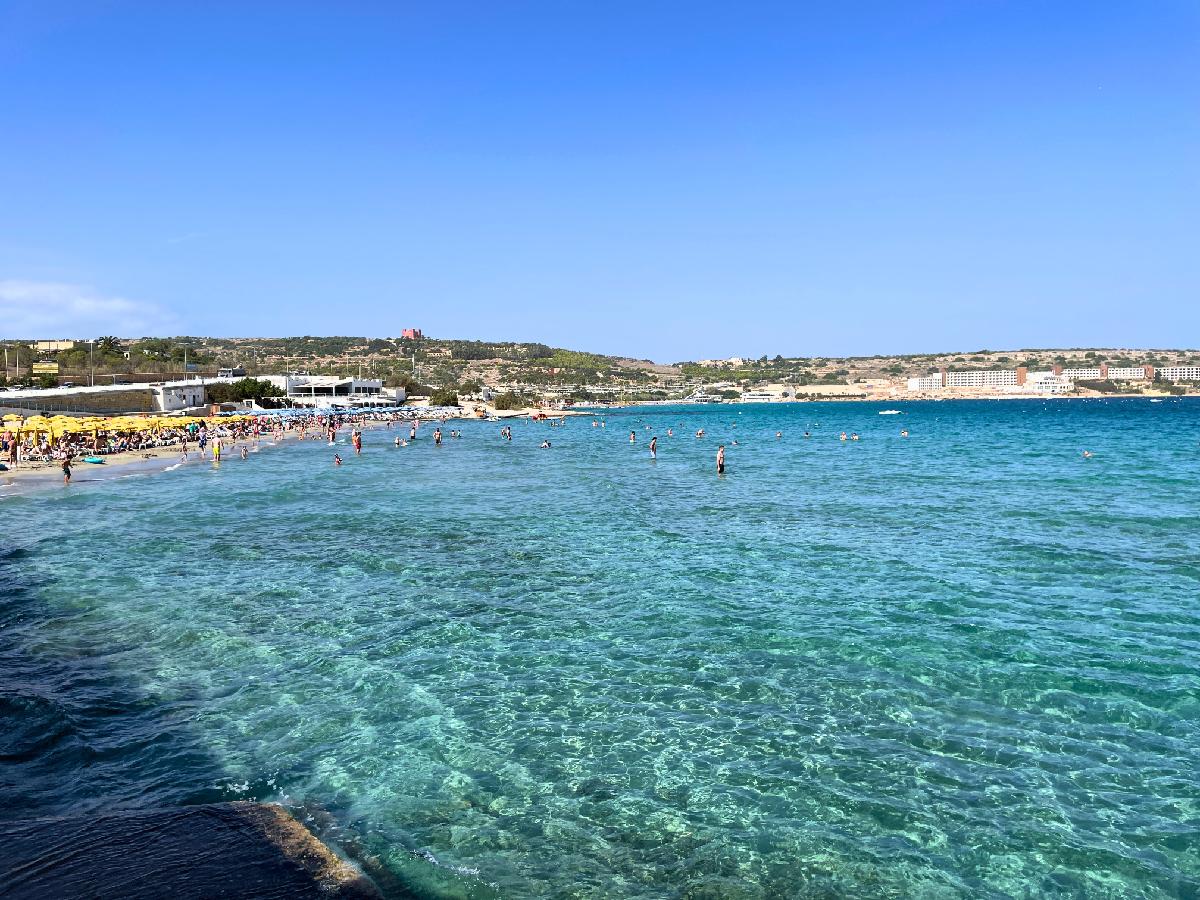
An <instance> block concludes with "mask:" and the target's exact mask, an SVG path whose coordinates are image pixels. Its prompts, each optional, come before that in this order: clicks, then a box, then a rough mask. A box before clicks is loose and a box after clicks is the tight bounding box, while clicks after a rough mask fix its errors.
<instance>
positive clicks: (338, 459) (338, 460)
mask: <svg viewBox="0 0 1200 900" xmlns="http://www.w3.org/2000/svg"><path fill="white" fill-rule="evenodd" d="M333 464H334V465H335V466H340V465H341V464H342V458H341V457H340V456H338V455H337V454H336V453H335V454H333Z"/></svg>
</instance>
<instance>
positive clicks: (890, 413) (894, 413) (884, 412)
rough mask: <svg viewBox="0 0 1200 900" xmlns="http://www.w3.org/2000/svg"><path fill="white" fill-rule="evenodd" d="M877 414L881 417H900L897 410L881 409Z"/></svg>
mask: <svg viewBox="0 0 1200 900" xmlns="http://www.w3.org/2000/svg"><path fill="white" fill-rule="evenodd" d="M879 414H880V415H881V416H898V415H900V410H898V409H881V410H880V411H879Z"/></svg>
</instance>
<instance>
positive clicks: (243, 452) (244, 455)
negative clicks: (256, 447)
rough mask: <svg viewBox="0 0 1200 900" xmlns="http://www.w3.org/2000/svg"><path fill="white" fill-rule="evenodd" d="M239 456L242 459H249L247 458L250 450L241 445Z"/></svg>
mask: <svg viewBox="0 0 1200 900" xmlns="http://www.w3.org/2000/svg"><path fill="white" fill-rule="evenodd" d="M241 457H242V459H249V458H250V451H249V450H247V449H246V448H245V447H243V448H242V450H241Z"/></svg>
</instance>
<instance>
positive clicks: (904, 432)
mask: <svg viewBox="0 0 1200 900" xmlns="http://www.w3.org/2000/svg"><path fill="white" fill-rule="evenodd" d="M900 437H908V429H907V428H901V429H900Z"/></svg>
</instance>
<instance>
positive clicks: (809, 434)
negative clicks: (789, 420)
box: [804, 431, 812, 438]
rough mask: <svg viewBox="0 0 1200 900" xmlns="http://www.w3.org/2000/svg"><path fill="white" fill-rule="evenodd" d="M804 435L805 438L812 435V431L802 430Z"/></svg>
mask: <svg viewBox="0 0 1200 900" xmlns="http://www.w3.org/2000/svg"><path fill="white" fill-rule="evenodd" d="M804 436H805V437H806V438H810V437H812V433H811V432H808V431H806V432H804Z"/></svg>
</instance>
